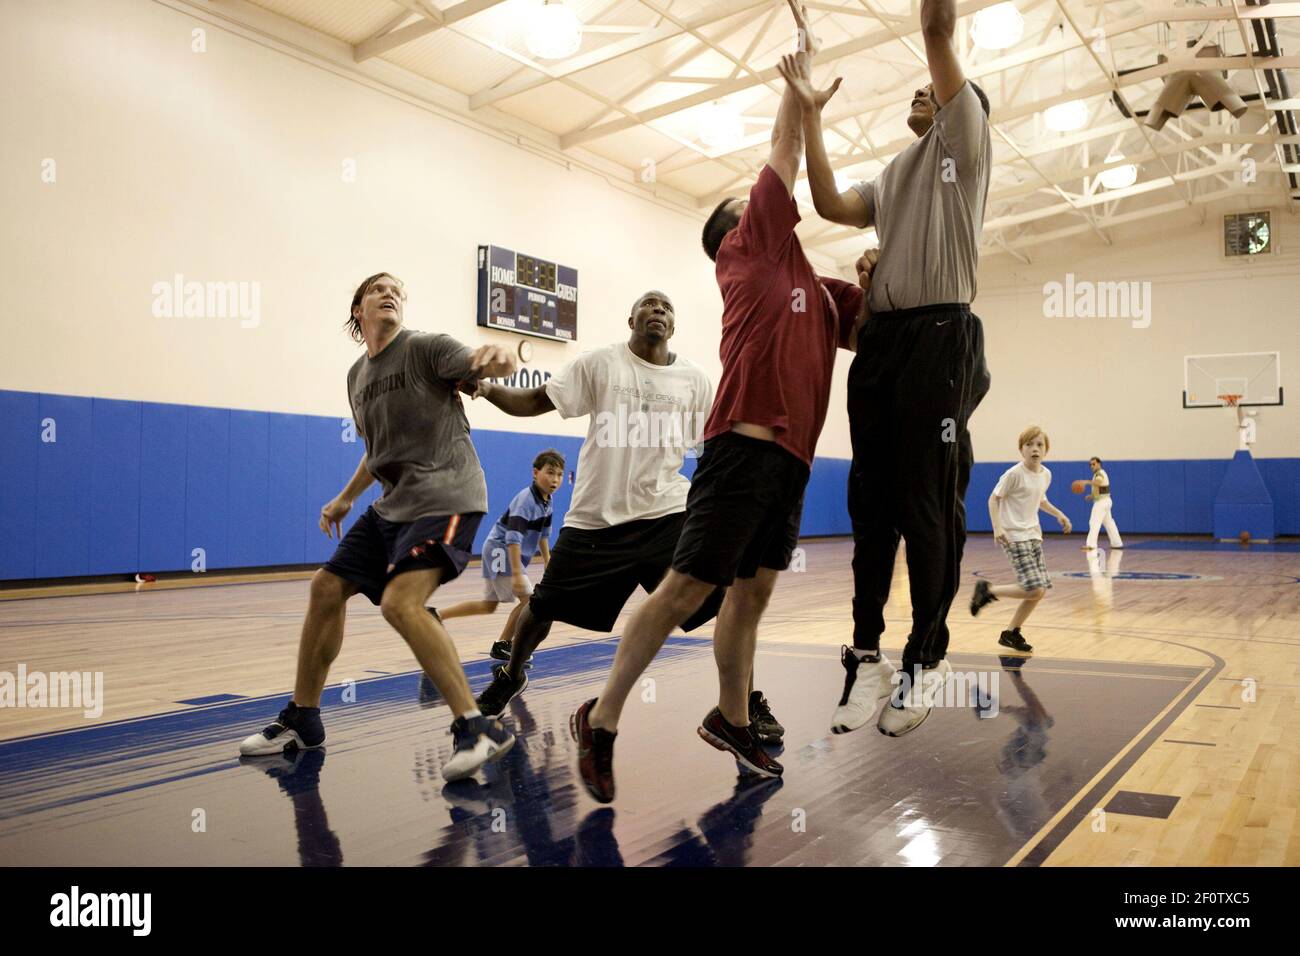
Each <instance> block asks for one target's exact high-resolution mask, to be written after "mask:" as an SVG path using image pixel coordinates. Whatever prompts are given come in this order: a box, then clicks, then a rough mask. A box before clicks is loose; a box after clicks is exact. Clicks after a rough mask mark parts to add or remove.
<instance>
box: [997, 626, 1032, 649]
mask: <svg viewBox="0 0 1300 956" xmlns="http://www.w3.org/2000/svg"><path fill="white" fill-rule="evenodd" d="M998 643H999V644H1001V645H1002V646H1003V647H1010V648H1012V649H1013V650H1017V651H1021V652H1023V653H1025V654H1028V653H1029V652H1030V651H1032V650H1033V649H1034V648H1033V645H1031V644H1029V643H1027V642H1026V641H1025V639H1024V637H1023V636H1022V635H1021V633H1020V628H1016V629H1015V630H1014V631H1003V632H1002V636H1001V637H999V638H998Z"/></svg>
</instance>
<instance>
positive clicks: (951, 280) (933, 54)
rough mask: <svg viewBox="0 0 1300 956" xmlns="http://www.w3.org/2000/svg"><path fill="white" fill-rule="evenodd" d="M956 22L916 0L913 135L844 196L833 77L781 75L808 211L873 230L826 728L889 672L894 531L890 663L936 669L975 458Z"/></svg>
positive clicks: (979, 350) (902, 719) (978, 126)
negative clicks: (829, 145)
mask: <svg viewBox="0 0 1300 956" xmlns="http://www.w3.org/2000/svg"><path fill="white" fill-rule="evenodd" d="M801 26H804V27H805V28H806V24H801ZM955 28H956V4H955V2H954V0H922V3H921V32H922V35H923V37H924V38H925V49H926V59H927V61H928V63H929V67H930V78H931V80H932V82H931V83H930V85H928V86H926V87H924V88H923V89H920V90H917V91H916V94H915V96H914V98H913V99H912V102H911V110H910V112H909V114H908V118H907V123H908V126H909V127H910V128H911V130H912V132H913V133H915V134H916V136H917V140H916V142H914V143H912V144H911V145H909V146H908V147H907V148H905V149H904V150H903V151H902V152H901V153H899V154H898V156H896V157H895V158H894V160H893V161H892V162H891V163H890V164H889V165H888V166H887V167H886V168H885V170H884V172H882V173H881V174H880V176H878V177H877V178H876V179H875V181H874V182H870V183H860V184H859V185H857V186H855V187H853V188H852V189H849V190H846V191H845V192H843V193H840V192H837V191H836V189H835V177H834V173H833V172H832V170H831V165H830V160H829V158H828V156H827V154H826V146H825V144H824V142H823V140H822V126H821V111H822V108H823V107H824V106H825V105H826V103H827V102H828V101H829V100H830V98H831V97H832V96H833V95H834V94H835V91H836V89H838V88H839V80H836V81H835V82H834V83H833V84H832V85H831V86H829V87H827V88H826V89H824V90H818V89H816V88H815V87H814V86H813V85H812V81H811V68H810V67H808V66H806V65H805V66H804V67H803V68H802V69H799V70H796V71H795V75H792V76H787V77H786V79H787V81H788V82H790V83H792V84H793V85H794V86H795V87H796V91H797V93H798V95H799V100H800V106H801V108H802V112H803V123H804V140H805V142H806V144H807V154H808V178H809V182H810V185H811V186H812V195H813V203H814V205H815V206H816V208H817V212H818V213H819V214H820V215H821V216H823V217H824V218H826V219H830V220H831V221H833V222H839V223H843V224H845V225H852V226H858V227H860V228H865V227H867V226H875V228H876V233H877V235H878V236H879V239H880V254H879V261H878V262H877V264H876V266H875V270H874V272H873V273H872V275H871V289H870V293H869V296H868V299H867V309H868V310H869V312H870V321H868V322H866V323H865V324H864V325H863V327H862V331H861V332H860V333H859V337H858V351H857V356H856V357H855V358H854V360H853V365H852V367H851V368H850V371H849V389H848V390H849V401H848V406H849V431H850V435H851V437H852V440H853V466H852V469H851V471H850V477H849V513H850V516H851V518H852V521H853V583H854V599H853V623H854V627H853V647H852V648H848V647H846V648H845V649H844V652H843V655H842V661H843V664H844V668H845V670H846V671H847V677H846V680H845V686H844V694H843V696H842V697H841V699H840V702H839V705H838V706H837V707H836V709H835V714H834V716H833V717H832V721H831V729H832V730H833V731H835V732H836V733H845V732H847V731H851V730H856V729H857V728H859V727H861V726H863V725H865V724H866V723H867V721H869V720H870V719H871V717H872V716H873V714H874V713H875V711H876V708H877V707H878V706H879V701H880V700H882V699H883V698H884V696H886V695H888V694H889V693H890V689H891V686H892V684H891V680H892V675H893V672H894V668H893V665H891V664H890V662H889V661H888V659H886V658H885V657H884V655H883V654H881V653H880V636H881V634H882V633H883V632H884V629H885V619H884V607H885V603H886V602H887V601H888V599H889V588H890V582H891V580H892V578H893V573H894V558H895V555H896V553H897V551H898V541H899V536H900V535H901V536H902V537H903V538H905V539H907V567H908V572H909V577H910V584H911V597H912V629H911V633H910V635H909V637H908V640H907V647H906V649H905V650H904V651H903V671H904V673H905V674H906V675H907V678H908V680H909V681H910V682H912V683H915V684H921V683H922V678H924V679H925V680H924V683H925V685H929V684H932V683H935V682H937V681H941V680H942V679H943V678H944V675H945V674H946V672H947V670H948V665H947V663H946V662H945V661H944V656H945V654H946V653H947V650H948V626H947V623H946V621H947V616H948V609H949V607H950V606H951V604H952V599H953V597H954V595H955V594H956V593H957V586H958V573H959V570H960V567H961V556H962V550H963V546H964V545H965V541H966V509H965V505H964V502H963V499H964V497H965V494H966V487H967V485H968V484H969V482H970V471H971V464H972V461H973V458H974V453H973V450H972V448H971V442H970V433H969V431H968V424H969V421H970V416H971V414H972V413H973V412H974V411H975V408H976V407H977V406H978V405H979V403H980V400H981V399H982V398H983V397H984V394H985V393H986V392H987V391H988V388H989V374H988V368H987V366H986V365H985V363H984V329H983V326H982V324H981V323H980V320H979V319H978V318H977V317H976V316H975V315H973V314H972V313H971V309H970V304H971V301H972V300H973V299H974V297H975V271H976V266H977V265H978V262H979V234H980V230H981V229H982V228H983V223H984V206H985V201H986V199H987V197H988V189H989V171H990V167H991V165H992V145H991V142H990V139H989V124H988V112H989V106H988V99H987V98H986V97H985V96H984V93H983V91H982V90H980V89H979V87H977V86H976V85H975V84H974V83H971V82H969V81H967V79H966V77H965V75H964V73H963V71H962V67H961V63H960V61H959V60H958V58H957V51H956V47H955V46H954V44H953V34H954V32H955ZM783 72H784V71H783ZM927 675H928V676H927ZM902 686H903V687H904V688H906V687H908V686H909V684H908V683H906V682H905V683H903V685H902ZM929 711H930V709H929V708H928V707H926V706H924V700H921V699H918V698H916V697H908V696H905V695H903V694H899V695H895V697H894V699H892V700H891V701H890V703H889V705H888V706H885V707H883V708H882V709H881V711H880V717H879V720H878V721H877V724H878V726H879V728H880V730H881V731H882V732H883V733H885V734H888V735H889V736H894V737H897V736H901V735H902V734H905V733H908V732H909V731H911V730H913V729H915V728H916V727H918V726H919V725H920V723H921V722H922V721H923V720H924V719H925V718H926V717H927V716H928V715H929Z"/></svg>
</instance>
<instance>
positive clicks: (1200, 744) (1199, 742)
mask: <svg viewBox="0 0 1300 956" xmlns="http://www.w3.org/2000/svg"><path fill="white" fill-rule="evenodd" d="M1161 743H1166V744H1187V745H1188V746H1189V747H1217V746H1219V745H1218V744H1207V743H1205V742H1204V741H1202V740H1174V738H1173V737H1166V738H1165V739H1164V740H1162V741H1161Z"/></svg>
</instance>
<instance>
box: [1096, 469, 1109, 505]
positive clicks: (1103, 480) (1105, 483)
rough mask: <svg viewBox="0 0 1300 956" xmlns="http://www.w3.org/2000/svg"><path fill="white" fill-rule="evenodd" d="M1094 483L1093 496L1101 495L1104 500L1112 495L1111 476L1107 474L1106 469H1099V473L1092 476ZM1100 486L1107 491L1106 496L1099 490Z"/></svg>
mask: <svg viewBox="0 0 1300 956" xmlns="http://www.w3.org/2000/svg"><path fill="white" fill-rule="evenodd" d="M1092 482H1093V484H1092V491H1093V494H1096V495H1100V496H1101V497H1103V498H1104V497H1106V495H1109V494H1110V475H1108V474H1106V469H1105V468H1098V469H1097V473H1096V474H1095V475H1093V476H1092ZM1099 486H1100V487H1102V488H1105V489H1106V492H1105V494H1102V493H1101V492H1099V491H1098V490H1097V488H1098V487H1099Z"/></svg>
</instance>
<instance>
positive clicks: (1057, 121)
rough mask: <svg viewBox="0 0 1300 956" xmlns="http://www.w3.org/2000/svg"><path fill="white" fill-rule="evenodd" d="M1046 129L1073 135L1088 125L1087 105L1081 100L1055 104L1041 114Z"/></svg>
mask: <svg viewBox="0 0 1300 956" xmlns="http://www.w3.org/2000/svg"><path fill="white" fill-rule="evenodd" d="M1043 122H1044V123H1045V124H1046V125H1047V128H1048V129H1050V130H1052V131H1053V132H1057V133H1073V132H1074V131H1075V130H1080V129H1083V128H1084V127H1085V126H1087V125H1088V104H1087V103H1085V102H1084V101H1083V100H1070V102H1068V103H1057V104H1056V105H1055V106H1053V107H1051V108H1049V109H1048V110H1047V112H1045V113H1044V114H1043Z"/></svg>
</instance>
